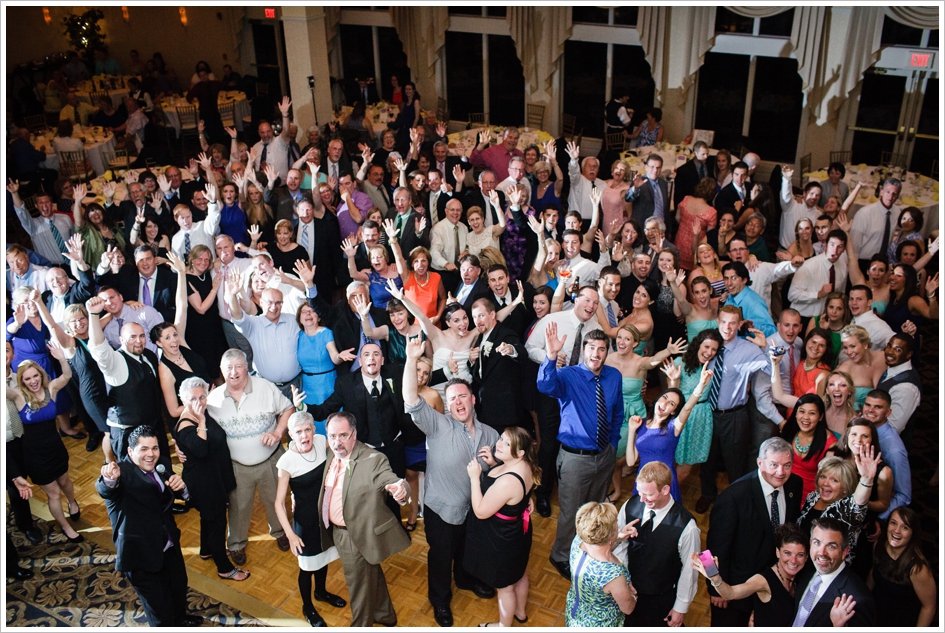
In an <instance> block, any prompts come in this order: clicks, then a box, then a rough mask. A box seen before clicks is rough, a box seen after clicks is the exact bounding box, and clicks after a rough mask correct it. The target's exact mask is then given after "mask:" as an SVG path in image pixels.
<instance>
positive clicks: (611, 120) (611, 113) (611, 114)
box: [604, 99, 625, 133]
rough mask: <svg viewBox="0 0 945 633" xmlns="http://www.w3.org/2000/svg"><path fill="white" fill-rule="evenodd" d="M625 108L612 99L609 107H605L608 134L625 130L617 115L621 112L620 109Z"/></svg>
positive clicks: (608, 103)
mask: <svg viewBox="0 0 945 633" xmlns="http://www.w3.org/2000/svg"><path fill="white" fill-rule="evenodd" d="M623 107H625V106H624V105H623V103H622V102H620V101H618V100H616V99H611V100H610V101H608V102H607V105H605V106H604V121H605V122H606V123H607V132H608V133H612V132H619V131H620V130H622V129H624V124H623V121H621V120H620V117H619V116H618V115H617V113H618V112H620V108H623Z"/></svg>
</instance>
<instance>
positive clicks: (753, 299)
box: [722, 262, 778, 336]
mask: <svg viewBox="0 0 945 633" xmlns="http://www.w3.org/2000/svg"><path fill="white" fill-rule="evenodd" d="M722 279H723V280H724V282H725V290H726V292H727V293H728V298H727V299H726V300H725V305H727V306H735V307H736V308H741V310H742V314H743V315H744V317H745V319H747V320H748V321H751V322H752V323H754V326H753V327H755V328H756V329H758V330H761V331H762V332H764V334H765V336H771V335H772V334H774V333H775V332H777V331H778V328H777V326H776V325H775V324H774V319H772V318H771V312H770V311H769V310H768V304H766V303H765V300H764V299H762V298H761V295H759V294H758V293H757V292H755V291H754V290H752V289H751V288H749V287H748V286H750V285H751V277H750V275H749V273H748V267H747V266H745V264H742V263H741V262H729V263H727V264H725V265H724V266H722Z"/></svg>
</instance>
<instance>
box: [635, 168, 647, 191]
mask: <svg viewBox="0 0 945 633" xmlns="http://www.w3.org/2000/svg"><path fill="white" fill-rule="evenodd" d="M645 182H646V178H644V177H643V172H637V173H635V174H634V175H633V188H634V189H639V188H640V187H642V186H643V183H645Z"/></svg>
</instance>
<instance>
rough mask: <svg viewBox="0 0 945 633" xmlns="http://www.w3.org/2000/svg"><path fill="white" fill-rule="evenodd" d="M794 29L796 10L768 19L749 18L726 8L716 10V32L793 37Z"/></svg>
mask: <svg viewBox="0 0 945 633" xmlns="http://www.w3.org/2000/svg"><path fill="white" fill-rule="evenodd" d="M793 27H794V9H788V10H787V11H784V12H783V13H779V14H777V15H772V16H771V17H767V18H749V17H745V16H744V15H739V14H737V13H735V12H734V11H729V10H728V9H726V8H725V7H718V8H717V9H716V10H715V32H716V33H729V34H735V35H766V36H769V37H791V29H792V28H793Z"/></svg>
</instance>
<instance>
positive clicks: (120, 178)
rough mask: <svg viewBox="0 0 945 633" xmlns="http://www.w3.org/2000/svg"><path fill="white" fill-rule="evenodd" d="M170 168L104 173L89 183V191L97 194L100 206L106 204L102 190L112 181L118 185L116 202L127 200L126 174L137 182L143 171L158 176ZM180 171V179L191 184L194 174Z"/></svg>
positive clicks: (158, 167) (121, 170)
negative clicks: (132, 176)
mask: <svg viewBox="0 0 945 633" xmlns="http://www.w3.org/2000/svg"><path fill="white" fill-rule="evenodd" d="M170 167H171V165H161V166H157V167H149V168H146V169H131V170H124V169H115V170H111V171H110V172H102V175H101V176H99V177H98V178H95V179H93V180H92V181H91V182H90V183H89V191H91V192H92V193H94V194H95V200H94V201H95V202H98V203H99V204H105V194H104V193H102V189H103V188H104V186H105V183H106V182H109V181H111V182H114V183H115V184H116V187H115V201H116V202H117V201H120V200H124V199H125V198H127V197H128V185H127V184H125V176H126V174H128V173H129V172H130V173H131V174H132V175H134V177H135V180H137V179H138V177H139V176H140V175H141V172H143V171H150V172H151V173H152V174H154V175H155V176H157V175H160V174H163V173H164V172H165V171H167V170H168V169H170ZM179 169H180V177H181V179H182V180H183V181H184V182H190V181H191V180H193V179H194V176H193V174H191V173H190V172H189V171H188V170H186V169H184V168H182V167H181V168H179Z"/></svg>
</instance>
